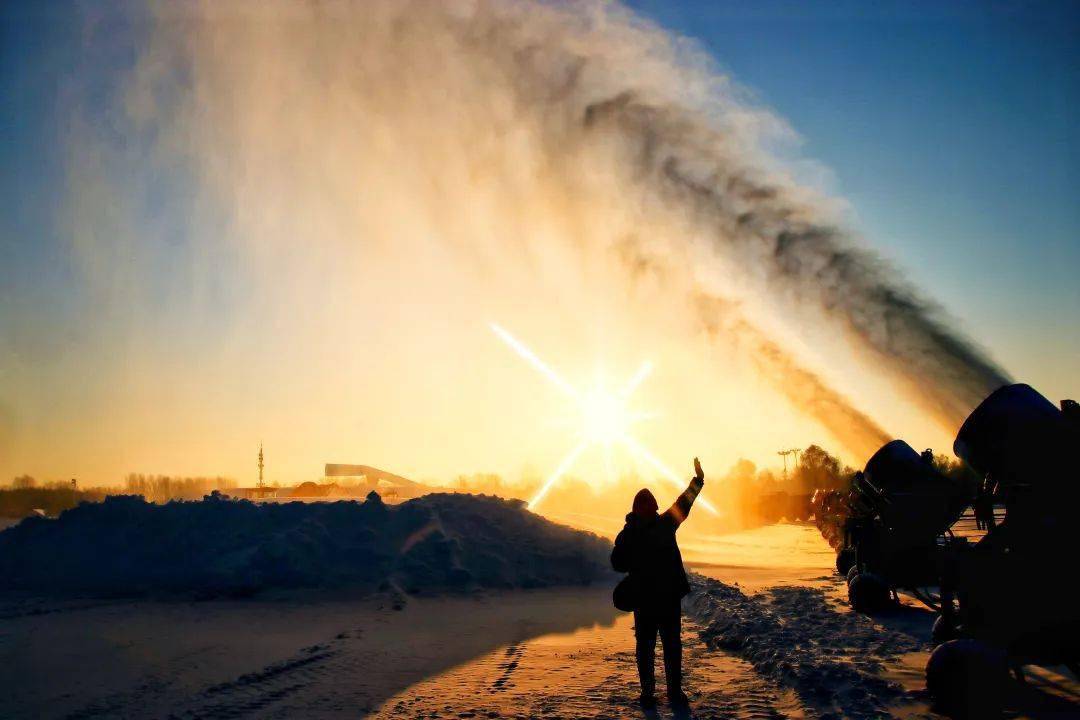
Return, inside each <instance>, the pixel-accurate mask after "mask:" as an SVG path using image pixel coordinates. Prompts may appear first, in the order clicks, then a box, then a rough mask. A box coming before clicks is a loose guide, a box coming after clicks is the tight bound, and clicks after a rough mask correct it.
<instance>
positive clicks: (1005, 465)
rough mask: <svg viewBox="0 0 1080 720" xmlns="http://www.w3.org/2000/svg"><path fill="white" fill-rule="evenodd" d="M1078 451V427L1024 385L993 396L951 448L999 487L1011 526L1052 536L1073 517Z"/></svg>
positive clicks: (1078, 485) (1078, 483) (1078, 482)
mask: <svg viewBox="0 0 1080 720" xmlns="http://www.w3.org/2000/svg"><path fill="white" fill-rule="evenodd" d="M1077 447H1080V425H1078V424H1077V423H1076V422H1075V421H1074V420H1071V419H1070V418H1068V417H1066V415H1065V413H1063V412H1062V411H1061V410H1059V409H1058V408H1057V406H1055V405H1054V404H1053V403H1051V402H1050V401H1049V400H1047V399H1046V398H1045V397H1043V396H1042V395H1040V394H1039V393H1038V392H1036V391H1035V390H1034V389H1033V388H1032V387H1030V386H1029V385H1023V384H1016V385H1006V386H1004V387H1001V388H999V389H998V390H995V391H994V392H992V393H991V394H990V395H989V396H988V397H987V398H986V399H985V400H983V402H982V403H981V404H980V405H979V406H978V407H977V408H975V410H974V411H973V412H972V413H971V415H969V416H968V418H967V420H966V421H965V422H964V424H963V426H962V427H961V428H960V432H959V433H957V436H956V442H955V443H953V451H954V452H955V453H956V455H957V456H958V457H960V458H961V459H963V460H964V461H965V462H967V464H968V465H970V466H971V467H972V468H973V469H974V470H975V471H976V472H978V473H979V474H980V475H989V476H990V478H991V480H992V481H993V483H995V484H996V485H997V494H998V495H999V496H1000V497H1001V498H1002V499H1003V500H1004V502H1005V506H1006V518H1007V522H1008V523H1010V524H1012V525H1013V526H1016V525H1024V526H1028V525H1031V526H1038V527H1040V528H1041V529H1042V530H1043V531H1049V532H1054V531H1055V530H1058V531H1064V526H1063V523H1064V522H1066V520H1067V517H1068V516H1069V515H1071V514H1072V513H1074V512H1075V504H1074V503H1075V502H1076V501H1077V499H1078V498H1077V491H1078V489H1080V477H1078V472H1077V466H1076V464H1075V463H1074V462H1072V461H1071V460H1072V459H1071V458H1070V457H1069V454H1070V453H1073V452H1075V450H1076V448H1077ZM1032 529H1033V530H1034V527H1032ZM1016 539H1017V540H1019V541H1021V542H1022V541H1023V540H1024V539H1025V538H1023V537H1016Z"/></svg>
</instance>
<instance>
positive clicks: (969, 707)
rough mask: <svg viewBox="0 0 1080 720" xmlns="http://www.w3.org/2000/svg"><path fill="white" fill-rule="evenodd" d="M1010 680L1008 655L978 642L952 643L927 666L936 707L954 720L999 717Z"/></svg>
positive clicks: (940, 647)
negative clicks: (1007, 683)
mask: <svg viewBox="0 0 1080 720" xmlns="http://www.w3.org/2000/svg"><path fill="white" fill-rule="evenodd" d="M1007 678H1008V674H1007V671H1006V665H1005V654H1004V653H1002V652H1001V651H999V650H995V649H994V648H992V647H990V646H989V645H986V644H985V643H981V642H979V641H978V640H967V639H962V640H949V641H948V642H946V643H943V644H942V645H938V646H937V648H936V649H935V650H934V652H933V653H931V654H930V660H929V661H927V663H926V689H927V691H928V692H929V693H930V697H931V698H933V700H934V707H935V708H936V709H937V710H940V711H941V712H944V713H945V714H947V715H949V716H951V717H954V718H997V717H1000V716H1001V711H1002V705H1003V702H1004V697H1003V694H1004V687H1005V682H1004V681H1005V680H1006V679H1007Z"/></svg>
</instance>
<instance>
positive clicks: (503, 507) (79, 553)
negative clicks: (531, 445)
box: [0, 493, 610, 596]
mask: <svg viewBox="0 0 1080 720" xmlns="http://www.w3.org/2000/svg"><path fill="white" fill-rule="evenodd" d="M609 551H610V546H609V543H608V541H606V540H604V539H602V538H600V537H598V536H596V535H591V534H589V533H584V532H580V531H577V530H572V529H570V528H567V527H564V526H561V525H556V524H554V523H552V522H550V521H548V520H545V519H544V518H542V517H540V516H538V515H534V514H533V513H530V512H528V511H527V510H525V508H524V504H523V503H521V502H520V501H507V500H502V499H499V498H494V497H487V496H477V495H449V494H434V495H426V496H424V497H421V498H417V499H414V500H410V501H408V502H405V503H402V504H401V505H394V506H388V505H385V504H384V503H383V502H382V500H381V499H379V497H378V496H377V495H375V494H374V493H372V494H371V495H369V496H368V499H367V501H365V502H362V503H361V502H355V501H341V502H333V503H299V502H294V503H286V504H272V503H267V504H256V503H252V502H249V501H246V500H229V499H225V498H223V497H222V496H220V495H218V494H217V493H214V494H213V495H209V496H207V497H206V498H204V499H203V500H202V501H198V502H170V503H167V504H165V505H154V504H150V503H147V502H144V501H143V500H142V499H141V498H138V497H132V496H113V497H109V498H107V499H106V500H105V501H104V502H102V503H94V504H82V505H80V506H79V507H77V508H74V509H72V510H69V511H67V512H65V513H63V514H62V515H61V516H60V517H59V518H58V519H55V520H48V519H43V518H30V519H27V520H25V521H23V522H22V523H20V524H19V525H17V526H15V527H12V528H9V529H7V530H5V531H3V532H2V533H0V590H5V589H6V590H30V591H37V592H79V593H85V592H89V593H95V594H102V593H103V594H108V595H117V596H125V595H136V594H144V593H162V592H163V593H172V592H182V593H195V594H198V595H205V596H222V595H247V594H252V593H255V592H258V591H261V590H265V589H271V588H294V587H350V588H354V587H359V588H363V589H371V590H376V589H388V588H391V587H394V588H400V589H402V590H405V591H406V592H411V593H415V592H437V591H446V590H466V589H473V588H529V587H543V586H549V585H569V584H587V583H589V582H591V581H593V580H595V579H598V578H600V577H604V576H606V575H607V573H608V572H609V571H608V569H607V563H608V559H607V558H608V553H609Z"/></svg>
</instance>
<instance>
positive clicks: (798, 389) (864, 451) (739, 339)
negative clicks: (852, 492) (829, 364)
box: [698, 296, 892, 458]
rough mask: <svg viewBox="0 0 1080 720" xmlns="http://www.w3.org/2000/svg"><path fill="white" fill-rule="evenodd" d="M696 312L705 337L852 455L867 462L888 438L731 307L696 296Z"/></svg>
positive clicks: (815, 375)
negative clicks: (744, 360)
mask: <svg viewBox="0 0 1080 720" xmlns="http://www.w3.org/2000/svg"><path fill="white" fill-rule="evenodd" d="M698 308H699V312H700V316H701V322H702V325H703V327H704V328H705V330H706V332H707V333H708V335H709V337H710V338H712V339H713V340H715V341H718V342H724V343H728V344H734V345H735V346H736V347H738V348H739V349H740V350H741V351H742V352H743V353H744V354H745V355H747V356H748V357H749V358H750V361H751V362H752V363H753V364H754V367H756V368H757V370H758V373H759V374H760V375H761V376H762V377H763V378H764V379H765V380H766V381H768V382H769V383H771V384H772V385H773V386H774V387H776V388H777V389H778V390H779V391H780V392H781V393H782V394H783V395H784V397H786V398H787V399H788V401H789V402H790V403H791V404H792V405H793V406H794V407H796V408H798V409H799V410H800V411H801V412H803V413H805V414H806V415H808V416H809V417H812V418H813V419H814V420H816V421H818V422H819V423H820V424H821V425H822V426H823V427H824V428H825V429H826V430H828V431H829V432H830V433H831V434H832V435H833V437H835V438H836V439H837V440H838V441H839V442H840V443H841V444H842V445H843V446H844V447H845V448H846V449H847V450H848V451H849V452H851V453H852V455H853V456H854V457H857V458H868V457H870V456H871V455H873V454H874V453H875V452H876V451H877V450H878V448H880V447H881V446H882V445H884V444H885V443H887V442H889V440H891V439H892V436H891V435H889V434H888V433H886V432H885V431H884V430H882V429H881V427H880V426H879V425H878V424H877V423H876V422H874V421H873V419H871V418H870V417H869V416H868V415H866V413H864V412H862V411H861V410H859V409H858V408H856V407H855V406H854V405H852V404H851V402H850V401H849V400H848V399H847V398H845V397H844V396H843V395H842V394H840V393H839V392H837V391H836V390H834V389H833V388H831V387H829V386H828V384H826V382H825V381H824V380H822V378H821V377H819V376H818V375H817V374H815V373H814V372H812V371H811V370H809V369H807V368H805V367H803V366H802V365H801V364H800V363H799V362H798V361H797V360H796V359H795V358H794V357H792V356H791V354H790V353H788V352H786V351H785V350H784V349H783V348H782V347H780V345H779V344H777V343H776V342H774V341H773V340H771V339H769V338H768V337H767V336H766V335H765V334H764V333H762V332H761V331H760V330H758V329H757V328H755V327H754V326H753V325H752V324H750V323H749V322H747V321H746V319H745V318H743V317H741V315H740V314H739V310H738V308H737V307H736V306H734V305H733V304H732V303H729V302H726V301H724V300H721V299H719V298H710V297H706V296H702V297H701V298H700V299H699V302H698Z"/></svg>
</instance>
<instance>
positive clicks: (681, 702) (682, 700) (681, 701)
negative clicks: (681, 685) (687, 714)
mask: <svg viewBox="0 0 1080 720" xmlns="http://www.w3.org/2000/svg"><path fill="white" fill-rule="evenodd" d="M668 704H670V705H671V707H675V708H684V707H689V705H690V698H688V697H686V693H684V692H683V691H682V690H679V689H676V690H672V689H670V688H668Z"/></svg>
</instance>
